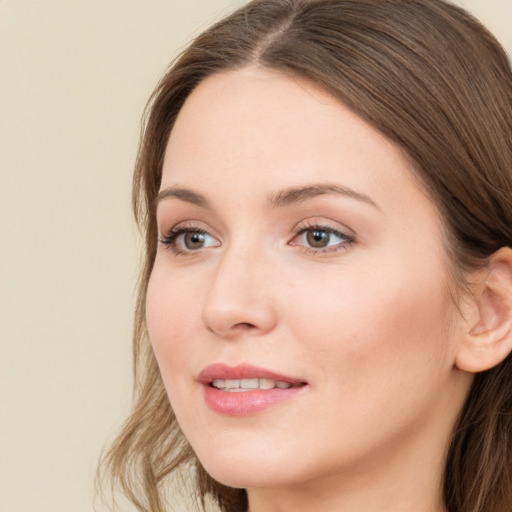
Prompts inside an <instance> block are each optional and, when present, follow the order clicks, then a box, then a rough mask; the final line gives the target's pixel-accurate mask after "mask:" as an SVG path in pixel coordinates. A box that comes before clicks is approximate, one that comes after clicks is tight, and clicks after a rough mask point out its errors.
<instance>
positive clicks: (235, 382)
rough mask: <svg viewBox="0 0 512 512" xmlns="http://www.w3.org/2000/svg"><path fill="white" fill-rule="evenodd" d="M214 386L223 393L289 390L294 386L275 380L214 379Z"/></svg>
mask: <svg viewBox="0 0 512 512" xmlns="http://www.w3.org/2000/svg"><path fill="white" fill-rule="evenodd" d="M212 386H213V387H214V388H217V389H220V390H222V391H229V392H239V391H247V390H250V389H274V388H279V389H288V388H291V387H292V385H291V384H290V383H289V382H283V381H280V380H274V379H256V378H254V379H213V381H212Z"/></svg>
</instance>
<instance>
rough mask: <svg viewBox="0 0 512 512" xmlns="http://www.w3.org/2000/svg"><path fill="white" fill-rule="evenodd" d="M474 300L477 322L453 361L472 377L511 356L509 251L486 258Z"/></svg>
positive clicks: (511, 256)
mask: <svg viewBox="0 0 512 512" xmlns="http://www.w3.org/2000/svg"><path fill="white" fill-rule="evenodd" d="M475 300H476V301H477V302H476V304H475V305H476V310H477V315H476V317H477V319H476V321H475V322H473V324H472V325H470V326H469V329H468V332H467V333H466V334H465V336H464V339H463V340H462V344H461V346H460V348H459V351H458V353H457V356H456V360H455V364H456V366H457V367H458V368H459V369H460V370H464V371H467V372H472V373H476V372H482V371H485V370H488V369H490V368H492V367H494V366H496V365H498V364H499V363H501V362H502V361H503V360H504V359H505V358H506V357H507V356H508V355H509V354H510V353H511V352H512V249H510V248H509V247H503V248H501V249H500V250H498V251H496V252H495V253H494V254H493V255H492V256H491V257H490V258H489V263H488V266H487V272H486V274H485V278H484V281H483V283H482V285H481V289H480V293H479V296H478V297H477V298H476V299H475Z"/></svg>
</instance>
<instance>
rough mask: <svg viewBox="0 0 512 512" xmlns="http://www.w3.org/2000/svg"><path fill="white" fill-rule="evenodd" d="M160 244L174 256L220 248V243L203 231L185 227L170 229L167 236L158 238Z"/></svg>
mask: <svg viewBox="0 0 512 512" xmlns="http://www.w3.org/2000/svg"><path fill="white" fill-rule="evenodd" d="M160 243H162V244H164V245H165V246H167V247H168V248H169V249H170V250H171V251H173V252H174V253H175V254H187V253H192V252H197V251H199V250H201V249H206V248H208V247H219V246H220V242H219V241H218V240H217V239H216V238H214V237H213V236H212V235H210V234H209V233H208V232H206V231H205V230H203V229H199V228H185V227H181V228H180V227H178V228H173V229H171V230H170V231H169V233H167V235H165V236H162V237H161V238H160Z"/></svg>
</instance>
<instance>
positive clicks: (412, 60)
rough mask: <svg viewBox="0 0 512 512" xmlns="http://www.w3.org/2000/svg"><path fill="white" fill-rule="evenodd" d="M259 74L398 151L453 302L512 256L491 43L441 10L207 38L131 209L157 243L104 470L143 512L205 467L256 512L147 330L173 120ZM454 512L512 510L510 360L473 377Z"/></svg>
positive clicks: (509, 135)
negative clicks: (129, 401)
mask: <svg viewBox="0 0 512 512" xmlns="http://www.w3.org/2000/svg"><path fill="white" fill-rule="evenodd" d="M250 64H257V65H259V66H261V67H264V68H269V69H273V70H278V71H280V72H282V73H285V74H289V75H293V76H299V77H302V78H303V79H307V80H310V81H312V82H313V83H315V84H317V85H318V86H320V87H322V88H323V89H324V90H326V91H327V92H329V93H330V94H332V95H333V96H334V97H335V98H338V99H339V100H340V101H341V102H343V103H344V104H345V105H347V106H348V107H349V108H351V109H352V110H353V111H354V112H355V113H356V114H358V115H359V116H360V117H361V118H363V119H364V120H366V121H367V122H368V123H370V124H371V125H373V126H374V127H376V128H377V129H379V130H380V131H381V132H382V133H384V134H385V135H386V136H387V137H389V139H391V140H392V141H394V142H395V143H397V144H398V145H400V146H401V147H402V148H403V149H404V150H405V151H406V153H407V154H408V155H409V157H410V158H411V160H412V161H413V162H414V167H415V172H416V174H417V176H418V178H419V179H420V181H421V182H422V183H423V184H424V186H425V188H426V190H427V191H428V193H429V195H430V197H431V198H432V200H433V201H434V202H435V203H436V204H437V206H438V208H439V210H440V212H441V214H442V216H443V218H444V224H445V231H446V233H445V239H446V246H447V249H448V252H449V254H450V257H451V258H450V259H451V267H452V269H453V275H454V280H453V281H454V283H455V284H456V287H455V289H459V290H460V289H461V286H463V285H464V283H465V276H467V272H468V271H470V270H474V269H475V268H478V267H479V266H481V265H483V264H485V261H486V259H487V258H488V257H489V256H490V255H491V254H492V253H493V252H494V251H496V250H497V249H499V248H500V247H503V246H512V73H511V69H510V65H509V62H508V60H507V56H506V54H505V52H504V51H503V49H502V48H501V47H500V45H499V44H498V42H497V41H496V40H495V39H494V38H493V36H492V35H491V34H490V33H489V32H487V30H485V28H483V27H482V26H481V25H480V24H479V23H478V22H477V21H476V20H475V19H474V18H472V17H471V16H470V15H469V14H467V13H466V12H465V11H463V10H461V9H459V8H458V7H455V6H453V5H451V4H448V3H445V2H444V1H442V0H428V1H427V0H254V1H252V2H250V3H248V4H247V5H246V6H244V7H243V8H241V9H239V10H238V11H236V12H235V13H233V14H232V15H230V16H228V17H227V18H225V19H223V20H222V21H220V22H218V23H217V24H215V25H214V26H213V27H211V28H210V29H208V30H207V31H206V32H204V33H203V34H202V35H200V36H199V37H198V38H197V39H196V40H195V41H194V42H193V43H192V44H191V45H190V46H189V47H188V48H187V49H186V50H185V51H184V52H183V54H182V55H181V56H180V57H179V58H178V59H177V60H176V62H175V63H174V64H173V65H172V66H171V68H170V69H169V71H168V72H167V74H166V75H165V76H164V78H163V79H162V80H161V82H160V84H159V85H158V87H157V89H156V90H155V92H154V93H153V95H152V97H151V99H150V101H149V103H148V106H147V110H146V115H145V119H144V123H143V130H142V135H141V140H140V148H139V154H138V158H137V162H136V168H135V176H134V184H133V204H134V209H135V215H136V218H137V221H138V223H139V225H140V227H141V229H142V231H143V232H144V234H145V237H146V238H145V240H146V255H145V262H144V267H143V270H142V273H141V278H140V285H139V295H138V305H137V310H136V317H135V330H134V345H133V347H134V349H133V350H134V360H135V395H134V405H133V412H132V414H131V416H130V417H129V418H128V421H127V422H126V425H125V426H124V428H123V430H122V432H121V433H120V435H119V437H118V438H117V440H116V441H115V442H114V444H113V445H112V447H111V449H110V451H109V452H108V453H107V454H106V456H105V458H104V460H103V464H104V468H105V469H106V470H107V473H109V474H110V475H111V477H112V481H113V482H114V483H118V484H120V486H121V488H122V489H123V490H124V492H125V494H126V495H127V496H128V497H129V499H130V500H131V501H132V502H133V503H134V504H135V505H136V506H137V508H138V509H139V510H140V511H145V512H162V511H163V510H164V508H165V507H164V504H163V499H162V496H163V495H164V494H165V492H164V489H165V486H166V483H167V480H168V479H167V477H168V476H169V475H170V474H171V473H172V472H173V471H174V470H175V469H177V468H179V467H180V466H182V465H183V464H185V463H192V464H194V465H195V468H196V477H197V488H198V492H199V496H200V498H201V499H202V500H203V503H204V499H205V496H210V497H213V499H214V500H215V501H216V502H217V503H218V504H219V506H220V508H221V510H223V511H224V512H232V511H238V510H240V511H243V510H246V509H247V497H246V493H245V491H244V490H241V489H231V488H227V487H225V486H222V485H220V484H219V483H217V482H215V481H214V480H213V479H212V478H211V477H210V476H209V475H208V474H206V472H205V471H204V470H203V469H202V468H201V466H200V464H199V462H198V461H197V460H196V459H195V456H194V454H193V452H192V450H191V448H190V446H189V445H188V443H187V441H186V440H185V438H184V436H183V435H182V433H181V431H180V429H179V426H178V425H177V422H176V418H175V416H174V414H173V412H172V409H171V407H170V405H169V402H168V399H167V396H166V393H165V390H164V386H163V383H162V380H161V378H160V374H159V371H158V368H157V364H156V361H155V358H154V356H153V353H152V350H151V347H150V343H149V341H148V336H147V333H146V327H145V298H146V288H147V283H148V279H149V276H150V273H151V269H152V265H153V261H154V257H155V251H156V244H157V233H156V225H155V216H154V211H153V209H152V203H153V200H154V198H155V196H156V194H157V192H158V189H159V186H160V179H161V172H162V163H163V158H164V152H165V148H166V144H167V140H168V137H169V133H170V131H171V129H172V127H173V124H174V122H175V120H176V117H177V115H178V113H179V111H180V109H181V107H182V105H183V103H184V102H185V100H186V99H187V97H188V95H189V94H190V93H191V91H192V90H193V89H194V88H195V87H196V86H197V84H198V83H199V82H201V81H202V80H203V79H204V78H205V77H207V76H209V75H212V74H214V73H217V72H221V71H225V70H233V69H237V68H241V67H244V66H247V65H250ZM443 481H444V490H443V492H444V502H445V505H446V508H447V510H448V511H449V512H490V511H492V512H507V511H508V512H510V510H512V359H511V357H510V356H509V357H508V358H507V359H506V360H505V361H504V362H503V363H501V364H500V365H499V366H497V367H495V368H493V369H491V370H488V371H486V372H483V373H480V374H478V375H476V377H475V380H474V384H473V387H472V389H471V391H470V394H469V397H468V399H467V402H466V403H465V405H464V407H463V410H462V411H461V413H460V417H459V420H458V423H457V425H456V427H455V429H454V432H453V435H452V440H451V445H450V447H449V451H448V454H447V458H446V466H445V474H444V480H443Z"/></svg>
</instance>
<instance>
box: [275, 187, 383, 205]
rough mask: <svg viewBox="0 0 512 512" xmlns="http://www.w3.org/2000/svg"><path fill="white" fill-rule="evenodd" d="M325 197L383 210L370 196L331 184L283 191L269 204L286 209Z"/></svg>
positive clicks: (276, 194) (277, 193)
mask: <svg viewBox="0 0 512 512" xmlns="http://www.w3.org/2000/svg"><path fill="white" fill-rule="evenodd" d="M323 195H339V196H343V197H348V198H350V199H357V200H358V201H362V202H364V203H367V204H369V205H371V206H373V207H374V208H377V210H381V209H380V207H379V205H378V204H377V203H376V202H375V201H374V200H373V199H372V198H371V197H370V196H367V195H366V194H363V193H361V192H357V191H356V190H353V189H351V188H348V187H343V186H340V185H334V184H329V183H327V184H325V183H319V184H314V185H307V186H305V187H291V188H287V189H284V190H281V191H279V192H276V193H275V194H273V195H272V196H271V197H270V199H269V204H270V205H271V206H274V207H284V206H289V205H291V204H295V203H301V202H303V201H307V200H308V199H312V198H314V197H317V196H323Z"/></svg>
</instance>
